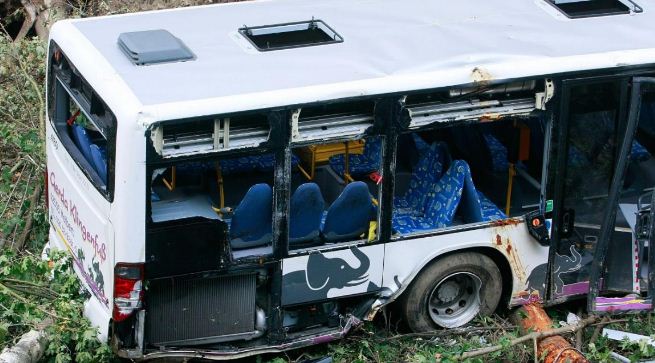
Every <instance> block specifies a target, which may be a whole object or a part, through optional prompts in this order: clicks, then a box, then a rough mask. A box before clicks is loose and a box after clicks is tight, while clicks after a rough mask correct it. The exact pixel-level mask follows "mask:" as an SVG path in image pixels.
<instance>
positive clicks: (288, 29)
mask: <svg viewBox="0 0 655 363" xmlns="http://www.w3.org/2000/svg"><path fill="white" fill-rule="evenodd" d="M239 33H241V35H243V36H244V37H246V38H247V39H248V40H249V41H250V43H252V45H254V46H255V48H257V50H259V51H260V52H265V51H270V50H279V49H289V48H298V47H309V46H312V45H323V44H331V43H341V42H343V38H342V37H341V35H339V34H337V32H335V31H334V30H333V29H332V28H330V27H329V26H328V25H327V24H325V23H324V22H323V21H322V20H315V19H312V20H308V21H299V22H295V23H284V24H273V25H261V26H253V27H249V26H245V25H244V26H243V28H239Z"/></svg>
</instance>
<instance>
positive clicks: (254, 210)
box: [229, 182, 376, 249]
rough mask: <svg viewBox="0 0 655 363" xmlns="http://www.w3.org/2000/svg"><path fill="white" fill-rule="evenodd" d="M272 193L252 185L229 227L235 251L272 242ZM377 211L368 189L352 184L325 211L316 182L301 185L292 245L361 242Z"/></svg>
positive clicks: (293, 204)
mask: <svg viewBox="0 0 655 363" xmlns="http://www.w3.org/2000/svg"><path fill="white" fill-rule="evenodd" d="M272 205H273V190H272V189H271V187H270V186H269V185H268V184H265V183H262V184H256V185H253V186H252V187H251V188H250V189H249V190H248V192H247V193H246V195H245V196H244V197H243V199H242V200H241V202H240V203H239V205H238V206H237V207H236V208H235V209H234V212H233V214H232V217H231V219H230V220H229V224H230V241H231V242H230V243H231V246H232V248H233V249H244V248H255V247H260V246H265V245H267V244H269V243H270V242H271V240H272V233H273V231H272V218H271V216H272ZM375 215H376V208H375V206H374V204H373V202H372V198H371V195H370V193H369V190H368V186H367V185H366V184H365V183H363V182H353V183H350V184H348V185H346V187H345V188H344V190H343V191H342V192H341V194H340V195H339V197H338V198H337V199H336V200H335V201H334V202H333V203H332V204H331V205H330V207H329V208H328V209H327V211H325V200H324V199H323V196H322V194H321V190H320V188H319V186H318V185H317V184H316V183H305V184H302V185H300V186H299V187H298V188H297V189H296V190H295V191H294V193H293V195H292V196H291V200H290V213H289V245H290V246H291V247H301V246H308V245H315V244H318V243H322V242H340V241H347V240H354V239H358V238H359V237H360V236H362V235H363V234H365V233H366V232H367V231H368V227H369V222H370V221H371V220H375Z"/></svg>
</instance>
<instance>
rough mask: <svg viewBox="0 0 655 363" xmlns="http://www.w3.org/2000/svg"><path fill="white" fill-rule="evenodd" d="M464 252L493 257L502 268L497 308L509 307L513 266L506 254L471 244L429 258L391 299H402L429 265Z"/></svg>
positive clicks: (512, 285)
mask: <svg viewBox="0 0 655 363" xmlns="http://www.w3.org/2000/svg"><path fill="white" fill-rule="evenodd" d="M464 252H476V253H480V254H482V255H485V256H487V257H489V258H491V260H492V261H493V262H494V263H495V264H496V266H497V267H498V270H500V275H501V277H502V292H501V298H500V304H499V305H498V307H497V308H496V310H498V309H500V308H502V309H508V308H509V304H510V299H511V296H512V291H513V289H514V283H513V281H514V279H513V275H512V268H511V266H510V263H509V261H508V260H507V257H506V256H505V255H503V254H502V253H501V252H500V251H498V250H497V249H495V248H493V247H485V246H471V247H466V248H461V249H456V250H451V251H447V252H444V253H441V254H438V255H436V256H434V257H433V258H431V259H430V260H428V261H427V263H425V264H424V265H423V266H421V268H420V269H418V270H417V271H416V272H415V273H413V274H412V278H411V280H410V281H409V282H408V283H407V284H406V285H405V286H402V288H401V289H400V290H399V291H398V292H397V293H396V294H395V296H394V297H393V298H392V300H391V301H396V300H398V299H400V298H401V297H402V296H403V295H404V294H405V293H406V291H407V290H409V287H410V286H411V285H412V284H413V283H414V281H416V277H417V276H419V275H420V274H421V273H423V271H425V270H426V269H427V268H428V266H430V265H432V264H433V263H435V262H436V261H439V260H440V259H443V258H445V257H447V256H450V255H456V254H459V253H464Z"/></svg>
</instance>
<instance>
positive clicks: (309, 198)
mask: <svg viewBox="0 0 655 363" xmlns="http://www.w3.org/2000/svg"><path fill="white" fill-rule="evenodd" d="M290 209H291V212H290V215H289V244H290V245H298V244H306V243H309V242H315V241H318V240H319V235H320V231H321V218H322V217H323V211H324V210H325V201H324V200H323V195H322V194H321V189H320V188H319V187H318V185H316V183H305V184H301V185H300V186H299V187H298V188H297V189H296V191H295V192H293V195H292V196H291V206H290Z"/></svg>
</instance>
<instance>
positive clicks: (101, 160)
mask: <svg viewBox="0 0 655 363" xmlns="http://www.w3.org/2000/svg"><path fill="white" fill-rule="evenodd" d="M90 150H91V161H92V162H93V167H94V168H95V169H96V171H97V172H98V175H99V176H100V179H102V181H103V182H104V183H105V185H106V184H107V158H106V157H105V155H103V152H102V150H100V147H98V145H96V144H91V146H90Z"/></svg>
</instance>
